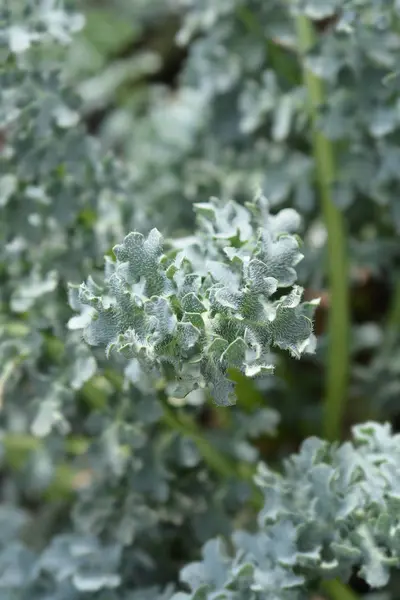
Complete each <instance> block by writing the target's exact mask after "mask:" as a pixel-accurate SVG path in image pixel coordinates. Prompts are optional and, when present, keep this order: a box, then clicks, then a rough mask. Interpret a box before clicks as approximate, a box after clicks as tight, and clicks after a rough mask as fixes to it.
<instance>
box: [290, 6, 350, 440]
mask: <svg viewBox="0 0 400 600" xmlns="http://www.w3.org/2000/svg"><path fill="white" fill-rule="evenodd" d="M296 26H297V37H298V44H299V48H300V51H301V53H302V55H303V59H304V57H305V55H306V53H307V52H308V51H309V50H310V49H311V48H312V47H313V45H314V43H315V32H314V29H313V26H312V24H311V22H310V21H309V19H307V17H305V16H303V15H300V16H298V17H296ZM303 77H304V84H305V87H306V90H307V93H308V102H309V110H310V116H311V122H312V128H313V147H314V158H315V164H316V176H317V183H318V187H319V191H320V199H321V211H322V214H323V218H324V221H325V226H326V229H327V233H328V242H327V246H328V257H327V260H328V277H329V287H330V299H331V306H330V311H329V348H328V358H327V375H326V392H325V403H324V422H323V430H324V431H323V434H324V437H325V438H326V439H328V440H331V441H332V440H335V439H338V438H340V434H341V423H342V419H343V413H344V409H345V402H346V392H347V383H348V367H349V339H348V338H349V330H350V314H349V313H350V311H349V292H348V267H347V248H346V233H345V225H344V219H343V215H342V214H341V212H340V211H339V210H338V208H337V207H336V206H335V203H334V201H333V196H332V184H333V182H334V180H335V156H334V148H333V144H332V142H331V141H330V140H328V139H327V138H326V137H325V136H324V135H323V134H322V132H321V131H319V130H318V124H317V119H318V108H319V107H320V106H321V105H322V104H323V103H324V102H325V91H324V87H323V84H322V81H321V80H320V79H319V78H318V77H316V76H315V75H314V74H313V73H312V72H311V71H310V70H309V69H307V67H305V66H304V64H303Z"/></svg>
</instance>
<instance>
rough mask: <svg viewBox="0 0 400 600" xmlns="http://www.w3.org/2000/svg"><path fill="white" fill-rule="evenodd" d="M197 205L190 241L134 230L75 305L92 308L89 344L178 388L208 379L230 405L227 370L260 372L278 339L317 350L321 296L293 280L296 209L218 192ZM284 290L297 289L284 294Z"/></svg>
mask: <svg viewBox="0 0 400 600" xmlns="http://www.w3.org/2000/svg"><path fill="white" fill-rule="evenodd" d="M196 208H197V211H198V214H199V216H200V224H201V227H200V232H199V235H198V237H197V238H195V239H194V240H193V241H189V242H188V243H186V244H185V246H184V247H183V249H181V250H176V249H172V250H171V251H170V252H164V248H163V244H162V238H161V234H160V233H159V232H158V231H157V230H156V229H153V230H152V231H151V232H150V233H149V235H148V237H147V238H145V237H144V236H143V235H142V234H140V233H135V232H133V233H130V234H128V236H126V238H125V239H124V241H123V243H122V244H120V245H117V246H115V247H114V254H115V256H116V262H113V261H111V260H108V261H107V263H106V274H105V279H104V287H103V289H101V288H99V287H98V286H97V285H96V284H95V283H94V281H93V280H92V279H90V280H88V282H87V283H86V284H84V285H82V286H81V287H80V288H79V291H78V292H77V294H76V292H75V294H74V293H73V304H74V303H75V301H77V302H78V303H79V304H82V305H83V307H90V308H91V309H93V310H92V312H91V314H90V315H89V317H88V318H89V319H90V320H89V323H88V324H87V325H86V327H85V330H84V336H85V339H86V340H87V341H88V342H89V343H90V344H92V345H104V346H106V350H107V353H108V354H110V353H111V352H112V351H113V350H116V351H118V352H121V353H124V354H126V355H128V356H131V357H132V358H134V359H136V360H137V361H138V363H139V364H140V366H141V367H143V368H144V370H147V371H159V373H160V376H163V377H166V378H167V379H171V380H172V381H173V382H175V383H176V385H175V386H174V387H173V388H171V389H170V393H172V394H173V395H175V396H179V395H182V394H183V395H186V394H188V393H189V392H192V391H193V390H195V389H197V388H198V387H205V386H207V387H208V388H209V389H210V391H211V394H212V396H213V397H214V399H215V401H216V403H217V404H220V405H228V404H232V403H234V400H235V395H234V385H233V382H231V381H230V380H229V376H228V370H229V369H230V368H239V369H240V370H241V371H242V372H243V373H244V374H245V375H246V376H250V377H252V376H257V375H263V374H266V373H269V372H271V371H272V370H273V365H272V364H271V362H270V358H269V357H270V354H271V350H272V348H273V347H279V348H281V349H284V350H288V351H289V352H290V353H291V354H292V355H293V356H296V357H297V358H299V357H300V356H301V354H302V353H303V352H304V351H305V350H307V349H309V348H311V349H312V348H313V346H314V339H313V335H312V315H313V311H314V308H315V306H316V304H317V303H316V302H311V303H302V302H301V296H302V289H301V288H299V287H298V286H294V283H295V281H296V270H295V266H296V265H297V263H298V262H299V261H300V260H301V258H302V255H301V253H300V250H299V242H298V239H297V238H296V237H295V236H294V235H292V234H290V233H288V230H291V229H292V230H293V229H294V230H295V229H296V226H298V215H297V214H296V213H295V212H294V211H292V210H290V209H287V210H284V211H281V212H280V213H278V214H277V215H273V216H272V215H269V214H268V209H267V206H266V205H265V201H264V200H263V198H261V199H260V201H259V203H258V204H257V203H254V204H250V205H249V207H248V208H245V207H241V206H239V205H237V204H235V203H233V202H230V203H228V204H226V205H222V206H219V204H218V201H216V200H214V201H212V202H210V203H202V204H199V205H197V207H196ZM290 287H291V288H292V289H290ZM280 288H289V289H290V291H289V293H288V294H285V295H279V297H277V295H276V293H277V291H278V290H279V289H280ZM76 296H77V300H76ZM86 314H88V313H86Z"/></svg>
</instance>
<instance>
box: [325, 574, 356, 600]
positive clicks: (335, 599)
mask: <svg viewBox="0 0 400 600" xmlns="http://www.w3.org/2000/svg"><path fill="white" fill-rule="evenodd" d="M321 589H322V590H323V591H324V592H326V593H327V594H328V596H329V597H330V598H331V600H358V596H357V594H356V593H355V592H353V590H351V589H350V588H349V586H348V585H345V584H344V583H342V582H341V581H339V580H338V579H332V580H329V581H324V582H323V583H322V584H321Z"/></svg>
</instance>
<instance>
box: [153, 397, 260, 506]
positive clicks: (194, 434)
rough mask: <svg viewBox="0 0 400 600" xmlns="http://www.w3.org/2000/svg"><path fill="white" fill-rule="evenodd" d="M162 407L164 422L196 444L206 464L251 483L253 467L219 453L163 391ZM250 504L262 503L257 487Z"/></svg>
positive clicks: (218, 471)
mask: <svg viewBox="0 0 400 600" xmlns="http://www.w3.org/2000/svg"><path fill="white" fill-rule="evenodd" d="M159 396H160V399H161V402H162V405H163V408H164V422H165V423H166V425H168V427H170V428H171V429H173V430H174V431H177V432H178V433H180V434H181V435H184V436H186V437H188V438H190V439H191V440H193V442H194V443H195V444H196V446H197V448H198V450H199V452H200V454H201V456H202V457H203V460H204V461H205V462H206V463H207V464H208V466H209V467H210V468H211V469H212V470H213V471H215V472H216V473H217V474H218V475H220V476H222V477H223V478H224V479H231V478H232V479H233V478H237V479H241V480H242V481H243V479H244V480H247V481H249V482H251V483H253V476H254V473H255V471H254V469H253V468H251V467H250V468H245V467H244V468H241V466H240V465H238V464H237V463H235V462H234V461H232V460H230V459H229V458H227V457H226V456H224V455H223V454H221V453H220V452H219V451H218V449H217V448H215V447H214V446H213V445H212V444H211V443H210V442H209V441H208V440H207V438H206V437H205V436H204V435H203V433H202V432H201V430H200V429H199V428H198V427H197V425H196V423H195V422H194V421H193V419H192V418H191V417H190V416H189V415H185V414H180V415H178V414H177V412H176V410H174V409H173V408H171V406H170V405H169V403H168V399H167V397H166V396H165V394H164V393H163V392H160V394H159ZM251 504H252V505H253V506H254V508H256V509H257V510H259V509H260V508H261V507H262V505H263V497H262V494H261V492H259V490H258V488H256V487H254V489H253V494H252V498H251Z"/></svg>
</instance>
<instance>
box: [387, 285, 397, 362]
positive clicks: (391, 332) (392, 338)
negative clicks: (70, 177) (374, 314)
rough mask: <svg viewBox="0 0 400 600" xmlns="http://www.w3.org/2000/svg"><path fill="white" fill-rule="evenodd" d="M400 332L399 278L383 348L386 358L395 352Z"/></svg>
mask: <svg viewBox="0 0 400 600" xmlns="http://www.w3.org/2000/svg"><path fill="white" fill-rule="evenodd" d="M399 331H400V279H399V278H397V280H396V283H395V289H394V292H393V299H392V304H391V307H390V311H389V315H388V318H387V322H386V334H385V340H384V346H383V353H384V355H385V356H387V355H388V354H390V353H391V352H392V351H393V347H394V346H395V344H396V340H397V337H398V335H399Z"/></svg>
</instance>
